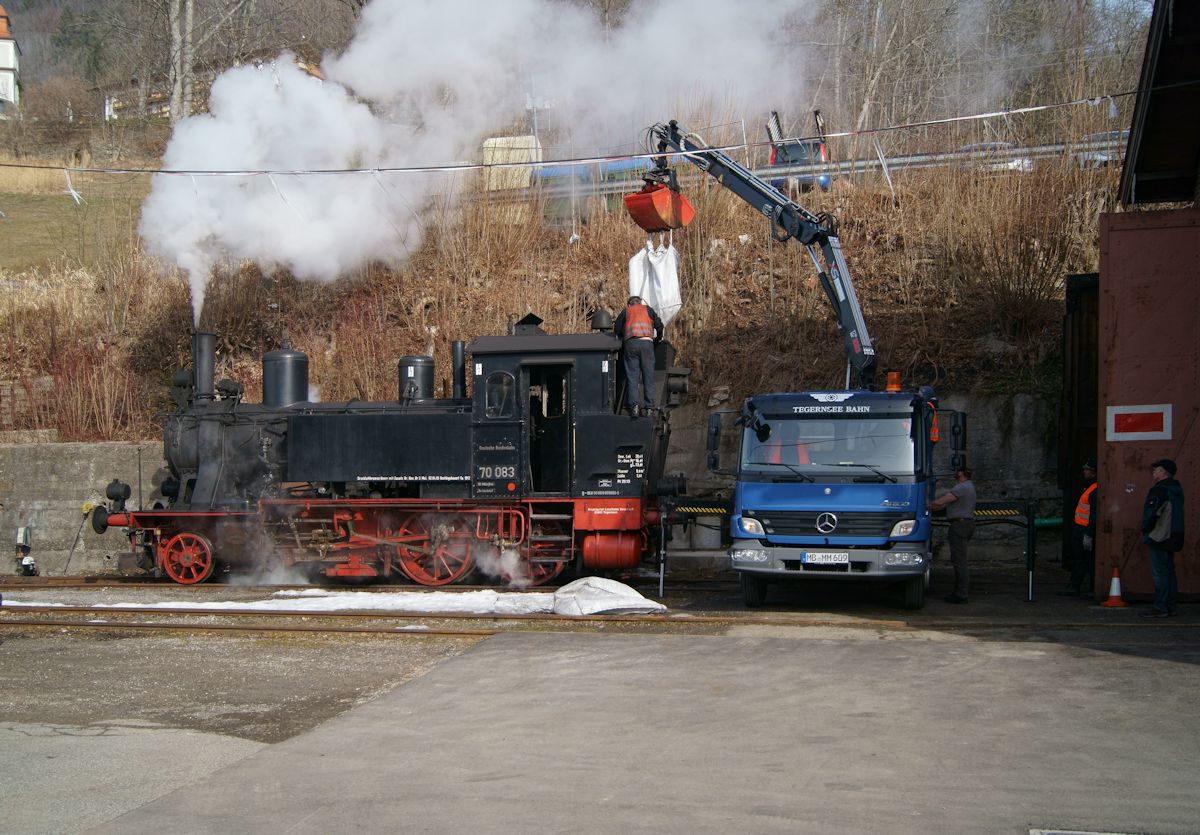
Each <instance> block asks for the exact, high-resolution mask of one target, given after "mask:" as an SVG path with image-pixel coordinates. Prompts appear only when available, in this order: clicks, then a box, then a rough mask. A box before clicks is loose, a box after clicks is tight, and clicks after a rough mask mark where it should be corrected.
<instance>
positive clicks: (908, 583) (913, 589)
mask: <svg viewBox="0 0 1200 835" xmlns="http://www.w3.org/2000/svg"><path fill="white" fill-rule="evenodd" d="M924 606H925V577H924V575H922V576H920V577H912V578H910V579H908V580H905V581H904V608H905V609H921V608H923V607H924Z"/></svg>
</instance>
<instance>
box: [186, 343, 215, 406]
mask: <svg viewBox="0 0 1200 835" xmlns="http://www.w3.org/2000/svg"><path fill="white" fill-rule="evenodd" d="M216 355H217V335H216V334H213V333H200V332H199V331H197V332H196V333H193V334H192V389H193V394H192V397H193V399H195V400H212V399H213V374H214V372H215V370H216V365H217V357H216Z"/></svg>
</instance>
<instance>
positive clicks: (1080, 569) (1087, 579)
mask: <svg viewBox="0 0 1200 835" xmlns="http://www.w3.org/2000/svg"><path fill="white" fill-rule="evenodd" d="M1086 533H1087V528H1085V527H1083V526H1082V525H1075V527H1074V529H1073V530H1072V531H1071V547H1072V549H1073V556H1074V560H1073V561H1072V563H1071V579H1070V580H1068V581H1067V586H1068V588H1070V589H1072V590H1074V591H1078V592H1091V591H1093V590H1094V587H1095V585H1096V551H1095V550H1094V549H1095V547H1096V543H1095V542H1093V543H1092V547H1091V548H1084V547H1083V536H1084V534H1086Z"/></svg>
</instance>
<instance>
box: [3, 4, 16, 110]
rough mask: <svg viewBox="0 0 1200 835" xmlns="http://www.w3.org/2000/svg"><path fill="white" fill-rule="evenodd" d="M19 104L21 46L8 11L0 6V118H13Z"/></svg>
mask: <svg viewBox="0 0 1200 835" xmlns="http://www.w3.org/2000/svg"><path fill="white" fill-rule="evenodd" d="M20 105H21V47H19V46H17V41H16V39H15V38H14V37H13V34H12V25H11V24H10V22H9V19H8V12H6V11H5V10H4V7H3V6H0V119H15V118H17V111H18V108H19V107H20Z"/></svg>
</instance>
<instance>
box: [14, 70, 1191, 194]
mask: <svg viewBox="0 0 1200 835" xmlns="http://www.w3.org/2000/svg"><path fill="white" fill-rule="evenodd" d="M1194 85H1200V79H1197V80H1193V81H1183V82H1177V83H1175V84H1171V85H1163V86H1160V87H1154V88H1153V90H1154V91H1159V90H1166V89H1170V88H1174V87H1187V86H1194ZM1137 93H1138V91H1137V90H1128V91H1124V92H1120V93H1104V94H1101V95H1098V96H1090V97H1087V98H1079V99H1072V100H1070V101H1061V102H1053V103H1049V104H1038V105H1028V106H1025V107H1013V108H1007V109H1004V110H993V111H989V112H986V113H974V114H971V115H968V116H947V117H944V118H940V119H925V120H921V121H916V122H904V123H901V124H895V125H886V126H881V127H875V128H865V129H863V130H854V131H840V132H834V133H828V134H826V138H843V137H854V136H867V137H870V136H876V135H879V134H885V133H891V132H894V131H902V130H913V129H916V128H923V127H934V126H937V125H949V124H962V123H967V122H973V121H984V120H987V119H996V118H1005V117H1010V116H1019V115H1023V114H1028V113H1038V112H1044V111H1049V110H1056V109H1060V108H1065V107H1078V106H1080V105H1095V104H1099V103H1101V102H1104V101H1115V100H1116V99H1121V98H1127V97H1129V96H1134V95H1137ZM770 144H771V143H769V142H750V143H746V142H740V143H734V144H731V145H722V146H715V148H716V150H720V151H738V150H746V149H753V148H761V147H767V146H769V145H770ZM657 156H660V154H658V153H650V152H647V153H642V154H617V155H609V156H594V157H576V158H573V159H555V160H544V161H542V162H494V163H455V164H443V165H417V166H377V167H371V168H294V169H275V168H269V169H268V168H263V169H241V170H235V171H220V170H211V169H183V168H107V167H103V168H83V167H74V166H63V165H35V164H32V163H21V162H3V163H0V168H25V169H43V170H51V171H70V172H72V173H81V174H155V175H159V174H161V175H166V176H187V177H265V176H329V175H346V174H369V175H372V176H377V175H379V174H436V173H459V172H467V171H484V170H489V169H496V168H543V167H546V166H564V165H565V166H572V165H579V166H583V165H595V164H602V163H608V162H622V161H626V160H636V159H650V158H652V157H657Z"/></svg>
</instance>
